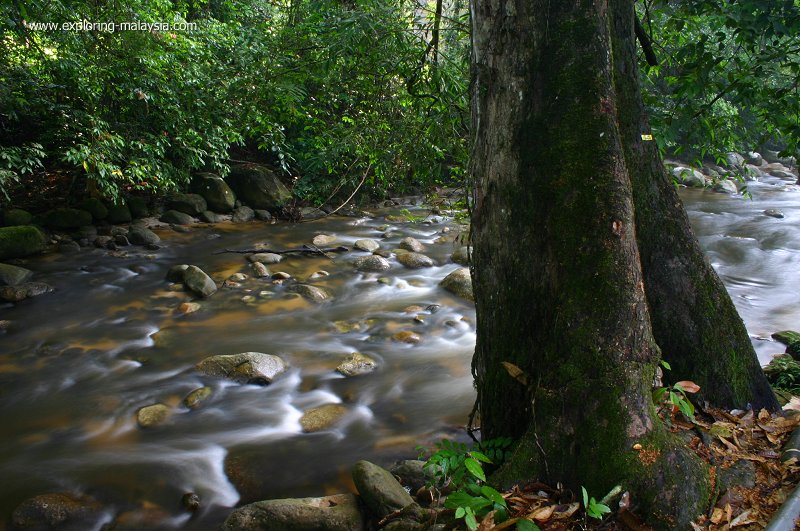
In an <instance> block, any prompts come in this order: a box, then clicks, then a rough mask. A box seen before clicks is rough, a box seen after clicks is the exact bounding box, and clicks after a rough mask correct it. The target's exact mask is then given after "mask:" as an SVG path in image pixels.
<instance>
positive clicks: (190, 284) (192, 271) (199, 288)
mask: <svg viewBox="0 0 800 531" xmlns="http://www.w3.org/2000/svg"><path fill="white" fill-rule="evenodd" d="M183 285H184V286H186V287H187V288H188V289H189V290H190V291H192V292H193V293H195V294H197V295H199V296H201V297H204V298H205V297H210V296H211V295H213V294H214V293H215V292H216V291H217V285H216V284H215V283H214V281H213V280H211V277H209V276H208V275H207V274H206V273H205V272H204V271H203V270H202V269H200V268H199V267H197V266H193V265H190V266H187V267H186V269H185V270H184V272H183Z"/></svg>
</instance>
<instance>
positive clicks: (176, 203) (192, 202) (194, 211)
mask: <svg viewBox="0 0 800 531" xmlns="http://www.w3.org/2000/svg"><path fill="white" fill-rule="evenodd" d="M166 206H167V208H168V209H170V210H177V211H178V212H183V213H184V214H189V215H190V216H196V215H198V214H200V213H201V212H204V211H205V210H208V205H206V200H205V199H203V196H201V195H199V194H173V195H171V196H169V197H168V198H167V202H166Z"/></svg>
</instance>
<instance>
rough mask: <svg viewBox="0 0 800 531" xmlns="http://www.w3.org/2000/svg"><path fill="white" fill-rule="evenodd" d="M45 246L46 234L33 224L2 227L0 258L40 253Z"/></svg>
mask: <svg viewBox="0 0 800 531" xmlns="http://www.w3.org/2000/svg"><path fill="white" fill-rule="evenodd" d="M44 246H45V239H44V234H43V233H42V231H40V230H39V229H37V228H36V227H34V226H33V225H16V226H13V227H2V228H0V260H6V259H8V258H22V257H24V256H28V255H31V254H36V253H40V252H42V251H43V250H44Z"/></svg>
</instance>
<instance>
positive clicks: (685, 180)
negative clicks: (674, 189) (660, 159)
mask: <svg viewBox="0 0 800 531" xmlns="http://www.w3.org/2000/svg"><path fill="white" fill-rule="evenodd" d="M672 175H673V176H674V177H675V179H676V180H677V181H678V183H680V184H683V185H686V186H688V187H690V188H703V187H704V186H705V185H706V179H705V177H703V174H702V173H700V172H699V171H697V170H693V169H691V168H687V167H685V166H676V167H675V168H673V169H672Z"/></svg>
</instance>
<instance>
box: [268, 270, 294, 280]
mask: <svg viewBox="0 0 800 531" xmlns="http://www.w3.org/2000/svg"><path fill="white" fill-rule="evenodd" d="M290 278H292V275H290V274H289V273H287V272H286V271H278V272H277V273H273V274H272V279H273V280H289V279H290Z"/></svg>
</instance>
